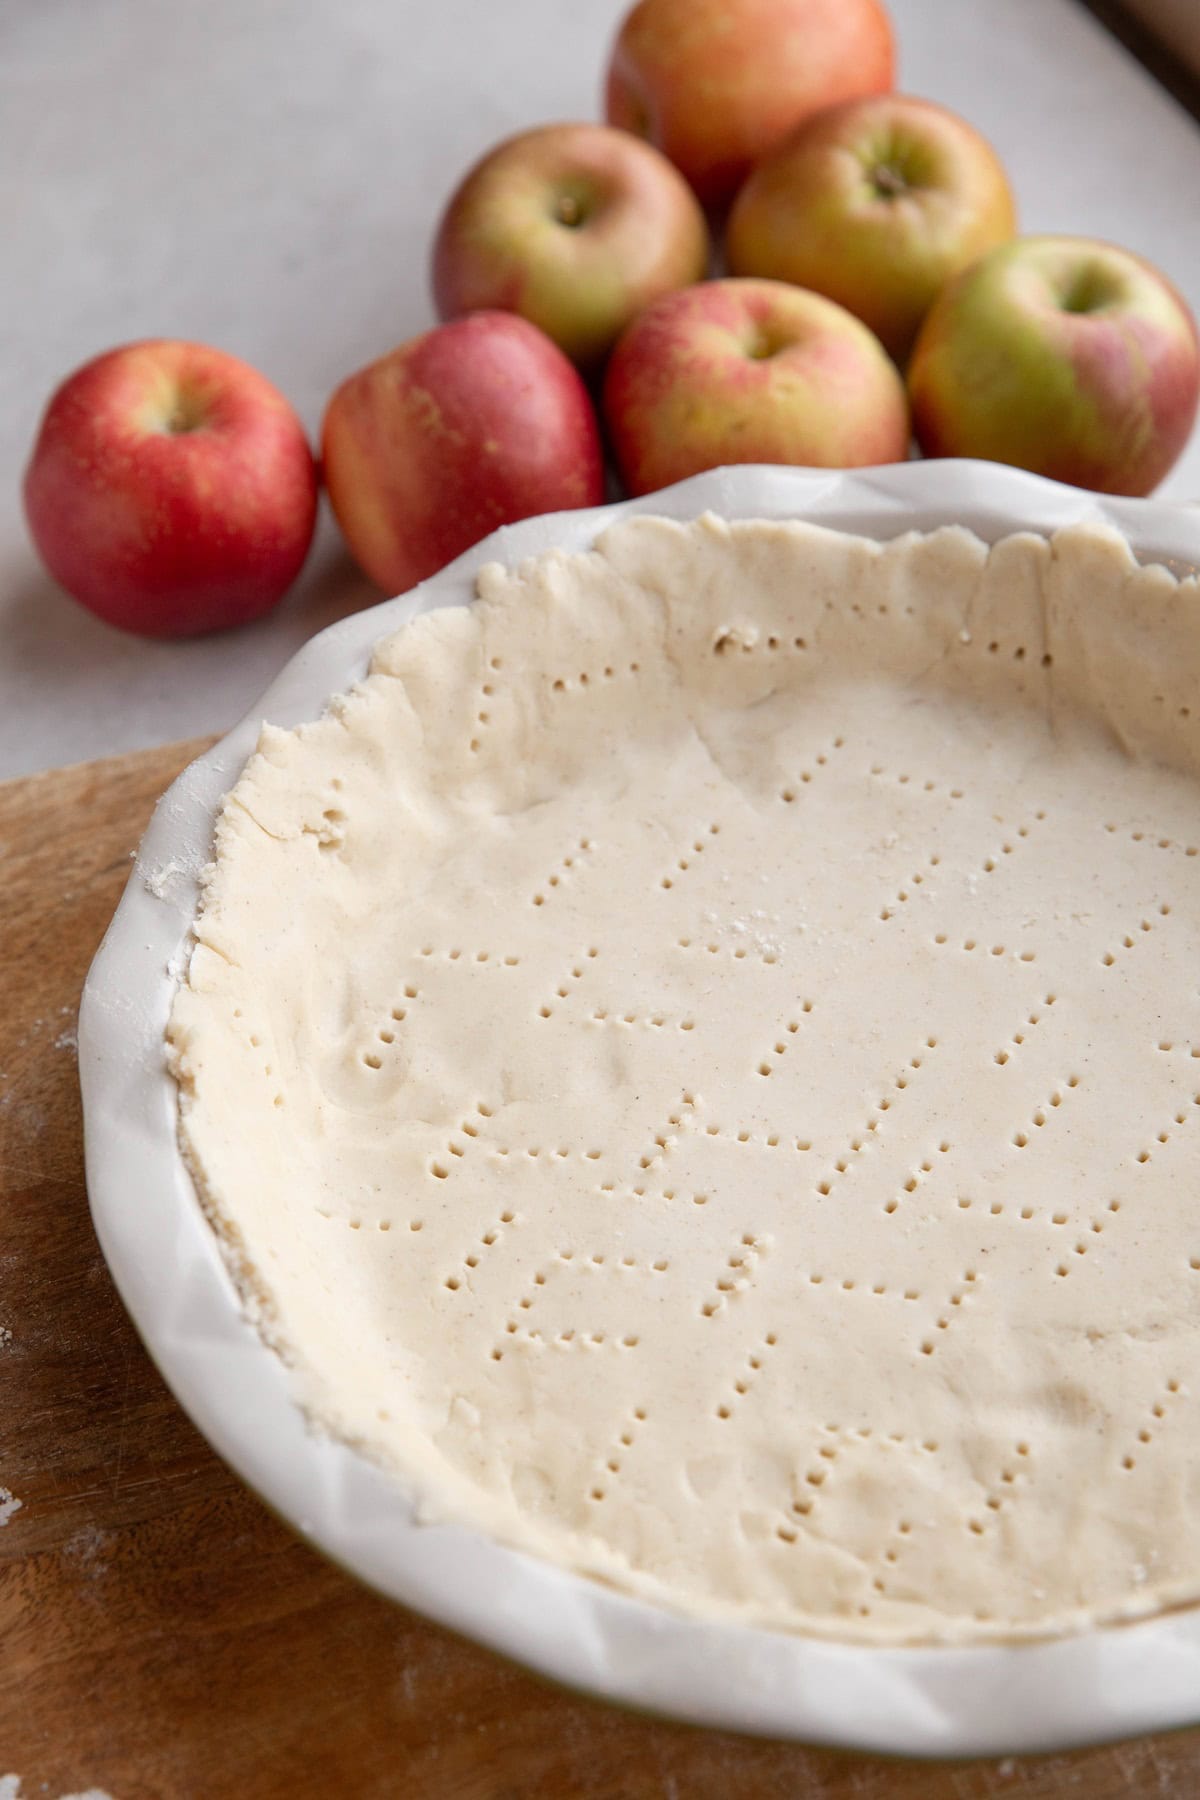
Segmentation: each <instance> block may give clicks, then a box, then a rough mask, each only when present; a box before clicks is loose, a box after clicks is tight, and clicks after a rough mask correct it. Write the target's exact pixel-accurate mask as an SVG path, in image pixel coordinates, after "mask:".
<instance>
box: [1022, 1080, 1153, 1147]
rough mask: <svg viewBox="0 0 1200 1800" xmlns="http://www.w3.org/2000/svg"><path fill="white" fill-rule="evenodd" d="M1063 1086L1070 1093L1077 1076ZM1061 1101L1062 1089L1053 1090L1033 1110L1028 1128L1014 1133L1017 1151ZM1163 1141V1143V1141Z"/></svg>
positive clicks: (1027, 1142) (1062, 1097)
mask: <svg viewBox="0 0 1200 1800" xmlns="http://www.w3.org/2000/svg"><path fill="white" fill-rule="evenodd" d="M1063 1086H1064V1087H1065V1088H1066V1090H1067V1092H1068V1093H1072V1092H1073V1091H1074V1090H1075V1089H1076V1088H1077V1087H1078V1086H1079V1077H1078V1075H1068V1076H1067V1079H1066V1081H1065V1083H1064V1084H1063ZM1063 1099H1064V1094H1063V1089H1062V1088H1055V1089H1054V1090H1053V1092H1052V1093H1051V1094H1050V1097H1049V1099H1048V1100H1047V1101H1046V1102H1045V1104H1044V1105H1042V1106H1039V1107H1037V1108H1036V1109H1035V1111H1034V1113H1033V1115H1032V1117H1031V1118H1030V1121H1029V1127H1025V1126H1022V1127H1021V1128H1020V1129H1019V1130H1018V1131H1014V1133H1013V1139H1012V1141H1013V1143H1014V1144H1015V1145H1016V1147H1017V1149H1018V1150H1024V1149H1025V1148H1026V1147H1027V1146H1028V1144H1029V1143H1030V1142H1031V1137H1030V1130H1031V1129H1032V1130H1033V1131H1040V1130H1041V1128H1042V1127H1043V1125H1045V1124H1046V1123H1047V1121H1048V1119H1049V1117H1050V1111H1053V1110H1055V1109H1056V1108H1058V1107H1060V1106H1061V1105H1062V1103H1063ZM1047 1108H1049V1109H1050V1111H1048V1110H1047ZM1163 1141H1164V1142H1165V1139H1164V1140H1163Z"/></svg>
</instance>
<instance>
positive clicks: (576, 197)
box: [433, 125, 709, 366]
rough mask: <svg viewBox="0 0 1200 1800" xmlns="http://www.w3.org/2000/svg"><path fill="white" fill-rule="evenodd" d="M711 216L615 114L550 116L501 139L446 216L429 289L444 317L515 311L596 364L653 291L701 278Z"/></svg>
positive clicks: (575, 354)
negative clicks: (586, 121) (573, 121)
mask: <svg viewBox="0 0 1200 1800" xmlns="http://www.w3.org/2000/svg"><path fill="white" fill-rule="evenodd" d="M708 253H709V244H708V227H707V225H706V224H705V220H704V214H703V213H702V212H701V210H700V206H699V203H698V201H697V200H696V197H695V195H694V194H693V193H692V190H691V189H690V188H689V187H688V185H687V183H686V181H684V179H683V177H682V175H680V173H679V171H678V170H677V169H675V168H674V167H672V165H671V164H670V163H669V162H668V161H667V159H666V157H665V156H661V155H660V154H659V152H658V151H657V150H654V149H652V148H651V146H650V145H649V144H647V143H645V142H644V141H643V140H642V139H641V138H636V137H632V136H631V135H630V133H629V132H627V131H615V130H613V129H612V127H611V126H608V125H543V126H541V127H539V128H538V129H537V130H535V131H525V132H522V133H521V134H520V135H519V136H517V137H513V138H509V139H508V140H507V142H505V143H503V144H500V145H498V146H497V147H496V149H494V150H493V151H492V152H491V153H490V154H489V155H488V156H485V157H484V158H483V160H482V162H479V163H477V164H476V165H475V167H474V168H473V169H472V170H471V171H470V173H469V174H468V175H467V176H466V178H465V179H464V181H463V182H462V185H461V186H460V187H459V189H458V191H457V192H456V193H455V194H454V196H453V198H452V199H451V201H450V204H449V206H448V207H447V208H446V211H445V213H444V214H443V216H442V221H441V225H440V226H439V228H438V234H437V240H436V243H435V245H434V256H433V290H434V297H435V299H436V301H437V306H438V311H439V312H440V313H441V316H442V317H443V318H444V319H453V318H459V317H461V316H462V314H463V313H468V312H475V311H477V310H479V309H480V308H499V309H501V310H503V311H507V312H515V313H520V315H521V317H522V318H523V319H528V320H529V321H530V322H531V323H532V324H534V325H537V326H540V328H541V329H542V330H543V331H544V332H545V333H546V335H547V336H548V337H551V338H553V339H554V342H555V343H556V344H557V345H558V346H559V348H560V349H561V350H565V351H566V353H567V355H568V356H569V357H571V358H572V359H573V360H574V361H575V362H577V363H580V364H583V365H585V366H586V365H588V364H593V363H595V362H597V361H599V359H600V358H601V357H603V356H605V355H606V354H607V352H608V351H609V350H610V349H611V348H612V345H613V343H614V342H615V340H616V339H617V338H618V337H619V335H620V334H621V332H622V331H623V330H624V329H625V327H626V325H628V323H629V321H630V320H631V319H632V318H634V317H635V316H636V314H638V313H639V312H641V310H642V308H643V307H644V306H647V305H648V304H649V302H650V301H651V300H657V298H658V296H659V295H660V294H666V293H669V292H670V291H671V289H672V288H679V287H687V286H689V284H690V283H691V282H693V281H699V280H700V278H701V276H702V275H703V274H704V272H705V270H706V269H707V267H708Z"/></svg>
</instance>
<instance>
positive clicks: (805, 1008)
mask: <svg viewBox="0 0 1200 1800" xmlns="http://www.w3.org/2000/svg"><path fill="white" fill-rule="evenodd" d="M800 1010H801V1012H804V1013H810V1012H811V1011H812V1001H811V1000H806V1001H804V1003H803V1005H802V1006H801V1008H800ZM799 1029H800V1021H799V1019H789V1020H788V1022H787V1025H786V1027H785V1035H784V1036H782V1037H778V1038H776V1040H775V1044H774V1048H773V1051H772V1054H773V1055H774V1056H775V1057H777V1058H778V1057H780V1056H786V1054H787V1048H788V1046H787V1039H788V1037H794V1036H795V1034H796V1033H797V1032H798V1031H799ZM773 1069H774V1065H773V1064H772V1063H769V1062H767V1061H766V1059H765V1058H764V1060H763V1061H762V1062H760V1063H759V1065H758V1069H757V1073H758V1074H759V1075H770V1074H771V1073H772V1072H773ZM772 1148H774V1146H772Z"/></svg>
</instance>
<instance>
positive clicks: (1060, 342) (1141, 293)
mask: <svg viewBox="0 0 1200 1800" xmlns="http://www.w3.org/2000/svg"><path fill="white" fill-rule="evenodd" d="M908 384H909V393H910V395H911V397H912V406H913V420H914V424H915V426H916V433H917V438H918V440H919V442H920V445H921V448H922V449H923V450H924V452H925V454H926V455H927V456H978V457H984V458H986V459H987V460H989V461H992V462H1002V463H1013V464H1015V465H1016V466H1017V467H1018V468H1021V469H1032V470H1033V471H1034V472H1035V473H1036V474H1038V475H1048V476H1051V477H1052V478H1053V479H1054V480H1057V481H1066V482H1072V483H1074V485H1075V486H1077V487H1086V488H1096V489H1099V490H1100V492H1102V493H1109V494H1149V493H1150V492H1151V491H1152V490H1153V489H1154V488H1155V487H1156V486H1157V485H1158V483H1159V482H1160V481H1161V480H1162V478H1163V476H1164V475H1166V473H1167V472H1168V470H1169V469H1170V468H1171V466H1172V464H1173V463H1174V462H1175V460H1176V458H1177V457H1178V456H1179V454H1180V452H1181V450H1182V449H1183V447H1184V445H1185V444H1186V442H1187V439H1188V436H1189V434H1190V432H1191V429H1192V424H1193V421H1194V419H1195V417H1196V403H1197V396H1198V394H1200V354H1198V349H1197V336H1196V324H1195V320H1194V319H1193V318H1192V315H1191V313H1190V312H1189V310H1188V307H1187V305H1186V303H1185V301H1184V300H1183V299H1182V298H1181V297H1180V295H1179V294H1178V293H1177V292H1176V291H1175V289H1174V288H1173V287H1172V285H1171V283H1170V282H1169V281H1168V280H1167V278H1166V277H1165V276H1164V275H1162V274H1160V273H1159V271H1158V270H1157V269H1156V268H1154V267H1153V266H1152V265H1151V264H1150V263H1147V262H1144V261H1143V260H1142V258H1141V257H1139V256H1134V255H1133V254H1132V253H1131V252H1130V251H1128V250H1120V249H1117V248H1116V246H1115V245H1112V244H1106V243H1101V242H1098V241H1096V240H1094V239H1090V238H1075V237H1028V238H1018V239H1016V240H1015V242H1013V243H1011V244H1004V245H1001V246H1000V248H999V249H997V250H992V251H990V252H989V253H988V254H987V255H986V256H984V257H982V258H981V259H980V261H979V262H977V263H975V264H973V266H972V267H971V268H969V269H967V270H965V271H964V272H963V273H962V274H961V275H959V276H957V277H956V278H955V280H954V281H952V282H951V283H950V285H949V287H947V288H946V289H945V290H944V291H943V293H942V294H941V296H940V297H939V298H938V299H937V300H936V301H935V302H934V305H933V308H932V310H931V311H930V313H929V314H928V316H927V318H926V320H925V323H924V325H923V326H922V328H921V332H920V336H919V337H918V339H917V343H916V347H915V349H914V351H913V356H912V362H911V364H910V366H909V373H908Z"/></svg>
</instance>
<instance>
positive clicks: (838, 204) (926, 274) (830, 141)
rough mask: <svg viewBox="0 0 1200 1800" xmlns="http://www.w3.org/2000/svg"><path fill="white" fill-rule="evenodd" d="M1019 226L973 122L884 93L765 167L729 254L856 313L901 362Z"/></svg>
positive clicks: (829, 116)
mask: <svg viewBox="0 0 1200 1800" xmlns="http://www.w3.org/2000/svg"><path fill="white" fill-rule="evenodd" d="M1015 230H1016V214H1015V210H1014V206H1013V197H1012V192H1011V190H1010V188H1009V185H1008V180H1007V177H1006V176H1005V173H1004V170H1003V168H1002V167H1001V164H1000V160H999V158H998V157H997V155H996V153H995V151H994V150H993V149H992V147H991V145H990V144H989V143H988V142H987V140H986V139H985V138H983V137H981V136H980V135H979V133H978V132H977V131H976V130H975V129H974V127H973V126H971V125H968V124H967V122H966V120H965V119H960V118H959V117H958V115H957V114H956V113H952V112H948V111H947V110H946V108H945V107H942V106H935V105H934V104H933V102H932V101H929V100H914V99H912V98H910V97H909V96H908V95H904V94H878V95H872V96H871V97H870V98H869V99H866V100H851V101H848V102H847V103H846V104H845V105H843V106H837V107H831V108H829V109H828V110H827V111H826V112H822V113H818V114H817V115H816V116H815V117H814V118H812V119H809V120H808V122H807V123H806V124H804V125H802V126H801V127H800V129H799V131H797V132H796V133H795V134H794V136H792V137H791V138H789V139H788V140H787V142H786V143H785V144H783V145H782V146H781V147H780V148H779V149H778V150H776V151H775V152H774V154H773V155H771V156H769V157H767V158H766V159H765V160H764V161H763V162H761V163H760V164H759V165H758V167H757V168H756V169H755V170H754V171H753V172H752V173H751V175H750V178H749V180H748V181H747V182H746V184H745V186H744V187H743V188H742V190H741V192H740V193H739V194H738V197H737V200H736V201H735V202H734V207H733V211H732V213H731V214H730V218H729V227H728V233H727V236H726V251H727V254H728V259H729V267H730V269H731V270H732V272H733V273H734V274H735V275H766V276H770V277H772V278H773V279H774V280H777V281H794V282H795V283H796V285H797V286H798V287H807V288H813V289H815V290H816V292H817V293H819V294H825V295H827V296H828V298H829V299H831V300H836V301H838V302H839V304H840V305H842V306H845V307H848V308H849V310H850V311H851V312H852V313H854V314H856V315H857V317H858V318H860V319H862V320H863V321H864V323H866V324H867V325H869V326H870V327H871V330H872V331H873V332H874V333H875V334H876V336H877V337H879V338H881V339H882V340H883V343H884V344H885V346H886V347H887V349H888V350H890V351H891V353H892V355H893V356H894V357H896V359H897V360H898V361H899V360H903V358H904V357H905V356H906V355H907V354H908V352H909V350H910V349H911V347H912V342H913V339H914V337H915V336H916V334H917V329H918V327H919V326H920V323H921V320H922V319H923V318H924V317H925V314H926V313H927V312H928V311H929V308H930V307H931V306H932V305H933V302H934V300H935V299H936V297H937V295H938V293H939V292H940V290H941V289H942V288H943V287H944V286H945V284H946V282H947V281H948V280H949V279H950V277H951V276H952V275H956V274H957V273H958V272H959V270H960V269H965V268H966V267H967V265H968V264H969V263H972V262H974V261H975V260H976V258H977V257H979V256H982V255H983V253H984V251H985V250H990V249H992V248H993V246H994V245H996V244H1000V243H1004V242H1006V241H1007V240H1008V239H1009V238H1011V237H1012V235H1013V232H1014V231H1015Z"/></svg>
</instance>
